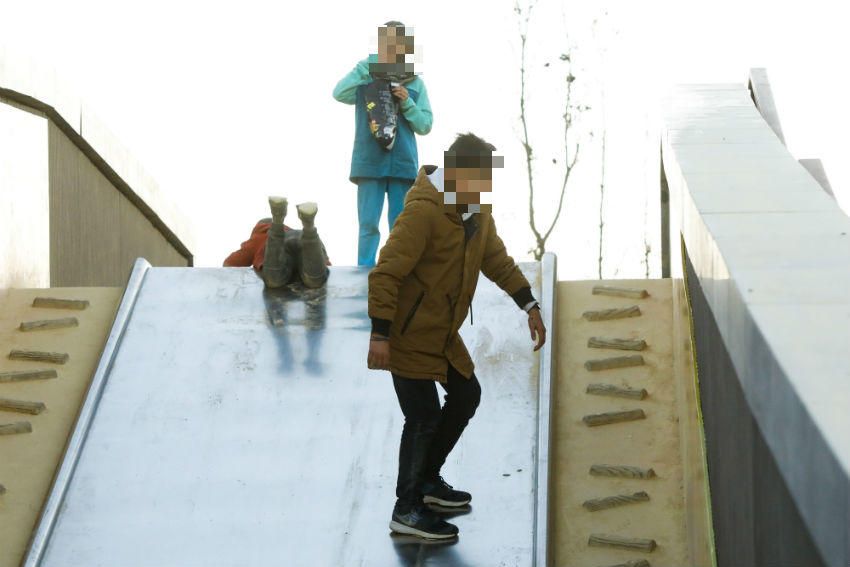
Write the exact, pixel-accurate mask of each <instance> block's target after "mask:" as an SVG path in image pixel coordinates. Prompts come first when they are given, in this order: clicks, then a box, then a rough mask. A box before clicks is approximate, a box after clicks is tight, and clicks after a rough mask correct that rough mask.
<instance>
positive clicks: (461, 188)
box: [444, 167, 493, 205]
mask: <svg viewBox="0 0 850 567" xmlns="http://www.w3.org/2000/svg"><path fill="white" fill-rule="evenodd" d="M444 181H445V191H447V192H454V193H457V199H456V202H457V204H458V205H471V204H476V203H480V202H481V193H489V192H491V191H492V190H493V170H492V169H490V168H489V167H447V168H446V169H445V173H444Z"/></svg>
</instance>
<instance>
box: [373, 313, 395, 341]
mask: <svg viewBox="0 0 850 567" xmlns="http://www.w3.org/2000/svg"><path fill="white" fill-rule="evenodd" d="M392 323H393V322H392V321H390V320H389V319H378V318H377V317H372V332H373V333H375V334H376V335H383V336H385V337H389V336H390V325H392Z"/></svg>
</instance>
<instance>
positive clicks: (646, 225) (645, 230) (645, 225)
mask: <svg viewBox="0 0 850 567" xmlns="http://www.w3.org/2000/svg"><path fill="white" fill-rule="evenodd" d="M644 123H645V124H646V128H645V130H644V139H645V143H644V147H645V148H651V147H652V144H651V143H650V138H649V116H648V115H647V114H644ZM646 161H647V152H646V151H644V153H643V171H644V175H643V266H644V271H645V276H646V279H649V254H650V253H651V252H652V246H651V245H650V244H649V220H648V214H649V213H648V211H649V199H648V195H649V191H647V186H646V166H647V163H646Z"/></svg>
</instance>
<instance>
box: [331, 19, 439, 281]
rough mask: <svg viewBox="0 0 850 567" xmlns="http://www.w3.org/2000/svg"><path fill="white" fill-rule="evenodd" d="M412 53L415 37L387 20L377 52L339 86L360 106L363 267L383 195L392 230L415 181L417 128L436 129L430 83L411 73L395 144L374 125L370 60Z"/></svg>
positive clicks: (372, 251) (357, 173) (395, 59)
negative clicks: (369, 104) (369, 105)
mask: <svg viewBox="0 0 850 567" xmlns="http://www.w3.org/2000/svg"><path fill="white" fill-rule="evenodd" d="M411 53H413V37H412V36H411V35H409V34H408V35H406V34H405V28H404V25H403V24H402V23H401V22H395V21H393V22H387V23H386V24H385V25H384V26H382V27H381V28H380V29H379V34H378V54H373V55H370V56H369V57H367V58H366V59H363V60H362V61H360V62H358V63H357V65H356V66H355V67H354V69H353V70H352V71H351V72H350V73H348V74H347V75H346V76H345V77H343V79H342V80H341V81H340V82H339V83H337V85H336V88H334V93H333V94H334V98H335V99H336V100H338V101H340V102H344V103H346V104H353V105H355V107H354V150H353V151H352V156H351V173H350V175H349V179H350V180H351V182H352V183H355V184H357V217H358V219H359V221H360V236H359V240H358V245H357V264H358V265H359V266H374V265H375V256H376V254H377V251H378V244H379V241H380V238H381V233H380V230H379V229H378V223H379V221H380V220H381V211H382V209H383V207H384V195H385V194H386V195H387V203H388V211H387V220H388V221H389V228H390V229H392V227H393V224H394V223H395V219H396V217H397V216H398V215H399V213H401V210H402V208H404V196H405V195H406V194H407V190H408V189H409V188H410V186H411V185H413V181H414V180H415V179H416V174H417V173H418V170H419V155H418V152H417V149H416V137H415V135H414V133H416V134H419V135H421V136H424V135H425V134H427V133H428V132H430V131H431V124H432V122H433V117H432V114H431V105H430V103H429V102H428V91H427V90H426V89H425V83H424V82H422V79H421V78H419V77H412V78H410V79H409V80H407V81H405V82H403V83H402V84H400V85H398V86H396V87H394V88H393V90H392V93H393V96H395V97H396V98H397V99H398V100H399V105H400V113H399V120H398V130H397V132H396V137H395V143H394V144H393V146H392V149H391V150H386V149H384V148H382V147H381V146H380V145H379V144H378V142H377V141H376V140H375V139H374V137H373V136H372V133H371V131H370V129H369V119H368V114H367V110H366V105H365V102H364V88H365V86H366V85H368V84H369V83H371V82H372V80H373V77H372V75H371V74H370V71H369V65H370V63H371V64H373V65H374V64H375V63H379V62H380V63H401V64H403V63H404V55H405V54H411Z"/></svg>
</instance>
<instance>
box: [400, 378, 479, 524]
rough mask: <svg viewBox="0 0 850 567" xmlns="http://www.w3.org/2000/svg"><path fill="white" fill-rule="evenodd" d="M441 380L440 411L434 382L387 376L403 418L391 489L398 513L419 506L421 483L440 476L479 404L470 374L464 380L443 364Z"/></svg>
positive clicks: (476, 390)
mask: <svg viewBox="0 0 850 567" xmlns="http://www.w3.org/2000/svg"><path fill="white" fill-rule="evenodd" d="M447 378H448V380H447V381H446V383H445V384H441V386H442V387H443V389H444V390H445V391H446V396H445V403H444V404H443V407H442V408H441V407H440V401H439V396H438V395H437V386H436V384H435V383H434V382H432V381H431V380H417V379H413V378H403V377H401V376H398V375H396V374H393V386H395V392H396V395H397V396H398V403H399V405H400V406H401V411H402V413H403V414H404V429H403V431H402V433H401V447H400V448H399V457H398V483H397V484H396V497H397V498H398V503H397V504H396V506H397V507H399V508H409V507H410V506H412V505H414V504H418V503H420V502H422V481H423V480H430V479H435V478H436V477H437V476H438V475H439V474H440V469H441V468H442V466H443V463H445V462H446V457H448V455H449V453H450V452H451V450H452V449H453V448H454V446H455V444H456V443H457V441H458V439H460V435H461V433H463V430H464V428H466V424H467V423H469V420H470V419H471V418H472V416H473V415H475V410H476V408H477V407H478V403H479V402H480V401H481V386H480V385H479V384H478V379H477V378H476V377H475V374H473V375H472V377H471V378H469V379H467V378H464V377H463V375H461V374H460V373H459V372H458V371H457V370H455V369H454V368H453V367H452V366H451V365H449V371H448V376H447Z"/></svg>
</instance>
